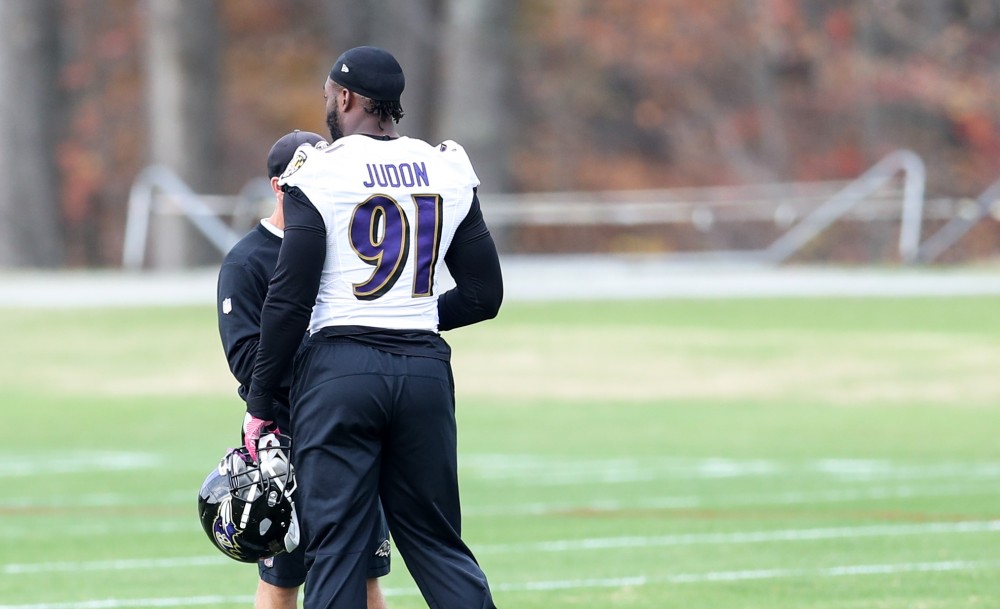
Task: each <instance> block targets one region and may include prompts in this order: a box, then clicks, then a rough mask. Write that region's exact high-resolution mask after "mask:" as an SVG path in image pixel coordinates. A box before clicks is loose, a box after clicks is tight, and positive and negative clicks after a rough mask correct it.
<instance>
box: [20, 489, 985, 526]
mask: <svg viewBox="0 0 1000 609" xmlns="http://www.w3.org/2000/svg"><path fill="white" fill-rule="evenodd" d="M998 494H1000V487H998V486H997V485H996V484H992V483H991V482H990V481H989V480H987V479H983V480H981V481H976V482H972V483H960V484H948V485H935V486H911V485H898V486H865V487H861V488H840V489H830V490H817V491H773V492H770V493H725V494H720V495H674V496H666V497H650V498H646V499H637V500H633V501H621V500H617V499H594V500H590V501H587V500H581V501H577V502H537V503H517V504H510V505H499V504H494V505H476V504H471V503H470V504H468V505H466V506H463V508H462V514H463V515H464V516H468V517H494V516H544V515H548V514H560V513H564V512H574V511H597V512H616V511H625V510H643V509H645V510H671V509H692V508H715V509H725V508H727V507H734V506H748V505H755V506H768V505H800V504H820V503H847V502H852V501H859V502H860V501H882V500H886V499H912V498H920V497H973V496H980V497H981V496H995V495H998ZM192 497H193V495H192V494H191V493H187V492H172V493H168V494H165V495H163V496H159V497H151V496H148V495H147V496H138V495H132V494H127V493H98V494H92V495H73V496H57V497H46V498H44V499H38V498H28V497H7V498H4V499H0V510H2V509H4V508H6V509H21V510H25V511H28V510H31V509H41V510H44V509H59V508H80V507H121V506H137V507H138V506H158V507H163V506H167V505H183V504H187V503H190V502H191V501H192ZM99 516H100V515H99V514H92V515H91V517H93V518H98V517H99ZM114 518H115V519H116V522H121V519H122V515H121V514H118V515H114ZM46 526H47V527H48V528H47V529H46V530H47V531H48V532H50V533H51V532H54V531H58V532H59V533H60V534H62V533H64V532H65V531H72V530H80V531H85V530H86V527H81V526H80V525H79V523H77V524H76V525H74V526H73V527H67V528H64V529H60V528H58V525H55V524H49V525H46ZM121 526H122V527H124V528H126V529H127V528H128V527H129V526H131V525H130V524H129V523H128V521H127V520H126V521H125V522H124V523H123V524H121ZM142 530H143V531H146V532H157V531H158V528H157V527H156V526H150V527H148V528H143V529H142ZM174 530H177V529H176V528H172V526H171V527H167V528H166V529H165V531H166V532H169V531H174ZM8 531H9V534H10V535H12V536H14V537H24V536H26V535H27V534H28V532H27V531H25V530H24V529H23V528H21V527H4V526H0V533H2V534H4V535H6V534H8Z"/></svg>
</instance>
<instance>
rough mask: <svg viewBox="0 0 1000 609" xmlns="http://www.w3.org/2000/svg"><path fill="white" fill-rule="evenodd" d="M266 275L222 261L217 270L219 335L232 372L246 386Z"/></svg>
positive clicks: (257, 333)
mask: <svg viewBox="0 0 1000 609" xmlns="http://www.w3.org/2000/svg"><path fill="white" fill-rule="evenodd" d="M266 289H267V282H266V279H265V278H263V277H258V276H257V275H256V274H255V273H253V272H252V271H251V270H250V269H249V268H247V267H246V266H245V265H243V264H238V263H234V262H228V263H224V264H223V265H222V268H221V269H220V270H219V284H218V311H217V313H218V316H219V336H220V337H221V338H222V348H223V349H224V350H225V352H226V359H227V360H228V361H229V369H230V370H231V371H232V373H233V376H234V377H236V380H237V381H239V382H240V384H241V385H243V386H245V387H249V386H250V377H251V376H252V375H253V365H254V360H255V359H256V357H257V343H258V342H259V341H260V309H261V307H263V306H264V293H265V291H266Z"/></svg>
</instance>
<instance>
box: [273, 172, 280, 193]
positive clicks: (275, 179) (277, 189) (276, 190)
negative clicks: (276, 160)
mask: <svg viewBox="0 0 1000 609" xmlns="http://www.w3.org/2000/svg"><path fill="white" fill-rule="evenodd" d="M271 192H273V193H274V194H278V193H280V192H281V187H280V186H278V176H274V177H273V178H271Z"/></svg>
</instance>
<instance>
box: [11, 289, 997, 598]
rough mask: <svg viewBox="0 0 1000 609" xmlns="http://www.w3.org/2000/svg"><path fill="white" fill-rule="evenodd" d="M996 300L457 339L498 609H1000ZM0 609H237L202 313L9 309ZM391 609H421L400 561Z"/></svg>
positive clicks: (506, 327)
mask: <svg viewBox="0 0 1000 609" xmlns="http://www.w3.org/2000/svg"><path fill="white" fill-rule="evenodd" d="M998 304H1000V303H998V301H997V299H995V298H927V299H898V300H894V299H776V300H756V299H751V300H704V301H703V300H668V301H641V302H606V303H559V304H526V303H510V304H507V305H505V307H504V309H503V311H502V313H501V315H500V317H499V318H498V319H496V320H495V321H493V322H490V323H488V324H483V325H481V326H478V327H473V328H466V329H462V330H458V331H455V332H451V333H449V334H448V336H447V337H448V339H449V342H450V343H451V344H452V346H453V348H454V366H455V373H456V380H457V385H458V398H459V414H458V417H459V426H460V432H459V433H460V459H461V477H462V485H463V487H462V488H463V505H464V509H465V527H464V529H465V530H464V534H465V537H466V539H467V541H468V542H469V544H470V546H471V547H472V548H473V550H474V551H475V552H476V553H477V556H478V558H479V559H480V562H481V563H482V565H483V567H484V569H485V570H486V573H487V574H488V576H489V578H490V581H491V583H492V584H493V586H494V589H495V590H494V596H495V598H496V600H497V603H498V605H499V606H501V607H521V608H526V609H532V608H538V609H541V608H543V607H544V608H546V609H550V608H553V607H588V608H590V607H623V608H624V607H629V608H640V607H641V608H654V607H655V608H660V607H688V608H719V609H722V608H726V609H730V608H734V607H746V608H758V607H759V608H765V607H766V608H768V609H779V608H793V607H794V608H796V609H799V608H817V609H818V608H834V607H836V608H852V607H878V608H904V607H905V608H911V607H922V608H936V607H942V608H944V607H948V608H953V607H1000V600H998V599H1000V577H998V574H1000V553H998V552H997V550H996V547H997V542H998V541H1000V510H998V508H997V506H998V498H1000V485H998V482H1000V448H998V445H997V442H996V440H995V435H994V434H995V433H996V430H997V429H1000V406H998V405H1000V375H998V374H997V372H996V366H997V362H1000V316H997V315H996V314H995V312H996V310H997V305H998ZM0 313H2V315H3V317H4V320H5V322H6V323H5V326H4V339H3V345H4V349H3V350H2V352H0V388H2V396H3V397H2V398H0V401H2V404H3V409H2V412H3V417H4V431H5V434H4V441H3V444H2V446H0V463H2V464H4V467H0V482H2V484H3V491H2V493H0V514H3V516H4V517H3V519H2V520H0V609H10V608H12V607H18V608H21V609H27V607H31V608H33V609H85V608H89V609H96V608H100V607H109V608H110V607H114V608H125V607H148V606H158V607H179V606H191V607H238V606H249V604H250V603H249V598H250V596H251V595H252V592H253V589H254V586H255V581H256V571H255V569H254V568H253V567H252V566H247V565H241V564H238V563H235V562H232V561H229V560H228V559H225V558H224V557H223V556H222V555H221V554H219V553H217V552H216V551H215V550H214V548H213V547H212V546H211V545H210V544H209V542H208V540H207V539H205V537H204V534H203V533H202V532H201V530H200V528H199V526H198V524H197V520H196V511H195V503H196V501H195V499H196V494H197V489H198V487H199V485H200V484H201V481H202V479H203V478H204V476H205V475H206V473H207V472H208V470H209V469H210V468H211V467H212V466H213V465H214V463H215V462H216V461H217V459H218V458H219V457H220V456H221V454H222V452H223V451H224V449H225V448H226V447H227V446H230V445H232V444H233V443H234V442H236V441H237V440H238V427H239V423H240V421H241V417H242V405H241V403H240V402H239V400H238V398H237V397H236V393H235V382H234V381H233V380H232V379H231V377H230V376H229V375H228V371H227V369H226V366H225V361H224V358H223V354H222V350H221V346H220V341H219V338H218V335H217V333H216V329H215V319H214V313H213V311H212V310H211V309H210V308H161V309H117V310H66V311H27V310H4V311H2V312H0ZM393 561H394V562H393V572H392V573H391V574H390V575H389V576H388V577H386V578H384V580H383V582H382V585H383V588H384V589H385V590H386V592H387V594H388V600H389V605H390V607H392V608H394V609H395V608H413V607H423V606H425V605H424V603H423V601H422V599H421V598H420V597H419V595H418V594H417V593H416V590H415V587H414V584H413V582H412V580H411V579H410V578H409V576H408V575H407V572H406V568H405V566H404V563H403V560H402V558H401V557H400V556H399V555H398V554H394V558H393Z"/></svg>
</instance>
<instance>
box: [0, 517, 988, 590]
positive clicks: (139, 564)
mask: <svg viewBox="0 0 1000 609" xmlns="http://www.w3.org/2000/svg"><path fill="white" fill-rule="evenodd" d="M998 531H1000V520H980V521H971V522H927V523H920V524H897V525H870V526H858V527H830V528H812V529H779V530H773V531H767V530H764V531H734V532H729V533H685V534H675V535H659V536H649V537H641V536H627V537H597V538H585V539H561V540H551V541H539V542H530V543H506V544H479V545H476V546H475V548H474V549H475V552H476V553H477V554H505V553H506V554H511V553H523V552H576V551H581V550H608V549H622V548H651V547H667V546H681V545H699V544H702V545H709V544H720V545H726V544H748V543H783V542H803V541H823V540H831V539H858V538H865V537H902V536H909V535H942V534H966V533H994V532H998ZM231 564H232V561H230V560H228V559H226V558H224V557H222V556H215V555H212V556H194V557H177V558H159V559H142V558H140V559H121V560H96V561H79V562H73V561H63V562H49V563H21V564H17V563H14V564H7V565H0V575H11V576H13V575H27V574H39V573H54V572H70V573H73V572H82V571H132V570H147V569H177V568H189V567H217V566H229V565H231Z"/></svg>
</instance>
